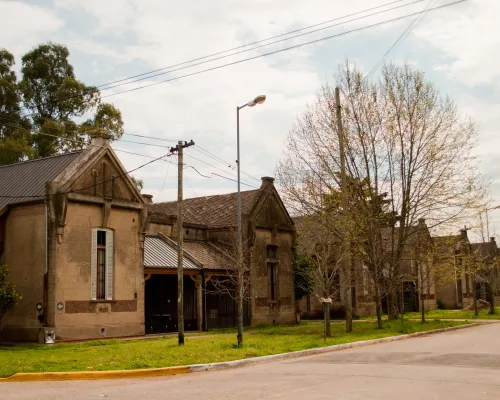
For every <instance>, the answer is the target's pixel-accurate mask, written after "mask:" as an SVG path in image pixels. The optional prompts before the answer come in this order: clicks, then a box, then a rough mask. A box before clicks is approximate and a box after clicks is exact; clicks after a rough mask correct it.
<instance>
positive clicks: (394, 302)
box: [387, 288, 399, 320]
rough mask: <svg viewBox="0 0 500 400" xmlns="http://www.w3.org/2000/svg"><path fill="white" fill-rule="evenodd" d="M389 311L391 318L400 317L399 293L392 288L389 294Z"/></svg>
mask: <svg viewBox="0 0 500 400" xmlns="http://www.w3.org/2000/svg"><path fill="white" fill-rule="evenodd" d="M387 308H388V310H387V313H388V317H389V320H394V319H398V317H399V312H398V295H397V292H396V289H394V288H392V289H391V290H390V291H389V294H388V296H387Z"/></svg>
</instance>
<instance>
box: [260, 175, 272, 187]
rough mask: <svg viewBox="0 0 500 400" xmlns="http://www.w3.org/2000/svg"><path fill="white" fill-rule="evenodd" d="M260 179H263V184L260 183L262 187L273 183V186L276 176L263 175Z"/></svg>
mask: <svg viewBox="0 0 500 400" xmlns="http://www.w3.org/2000/svg"><path fill="white" fill-rule="evenodd" d="M260 179H261V180H262V184H261V185H260V187H264V186H267V185H271V186H273V185H274V178H272V177H270V176H263V177H262V178H260Z"/></svg>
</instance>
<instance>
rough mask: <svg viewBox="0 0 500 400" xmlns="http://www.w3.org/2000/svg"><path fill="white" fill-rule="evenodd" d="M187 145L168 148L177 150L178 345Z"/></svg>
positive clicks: (181, 330)
mask: <svg viewBox="0 0 500 400" xmlns="http://www.w3.org/2000/svg"><path fill="white" fill-rule="evenodd" d="M189 146H194V142H193V141H192V140H191V141H190V142H189V143H188V142H184V144H183V143H182V141H181V140H180V141H179V142H178V144H177V146H175V147H171V148H170V153H175V152H177V154H178V157H177V159H178V162H177V332H178V337H179V345H183V344H184V271H183V264H182V261H183V249H182V245H183V234H184V232H183V229H182V225H183V224H182V220H183V218H182V217H183V204H182V189H183V182H182V169H183V167H184V165H183V161H184V160H183V158H184V157H183V149H184V148H186V147H189Z"/></svg>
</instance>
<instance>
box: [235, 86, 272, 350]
mask: <svg viewBox="0 0 500 400" xmlns="http://www.w3.org/2000/svg"><path fill="white" fill-rule="evenodd" d="M265 101H266V96H265V95H260V96H257V97H255V98H254V99H253V100H250V101H249V102H248V103H246V104H243V105H242V106H237V107H236V148H237V150H236V152H237V154H236V157H237V159H236V163H237V166H238V200H237V203H238V238H237V244H238V260H237V262H238V271H237V273H238V279H237V292H238V293H237V296H238V346H241V345H242V344H243V282H242V281H243V269H242V263H243V243H242V238H241V190H240V164H241V162H240V110H241V109H242V108H245V107H246V106H248V107H254V106H256V105H257V104H262V103H264V102H265Z"/></svg>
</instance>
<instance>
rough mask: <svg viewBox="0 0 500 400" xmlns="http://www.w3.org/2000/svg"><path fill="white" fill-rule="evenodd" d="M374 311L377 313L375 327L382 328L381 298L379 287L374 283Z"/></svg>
mask: <svg viewBox="0 0 500 400" xmlns="http://www.w3.org/2000/svg"><path fill="white" fill-rule="evenodd" d="M375 311H376V313H377V328H378V329H382V328H383V327H384V326H383V325H382V299H381V298H380V287H379V285H378V283H375Z"/></svg>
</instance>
